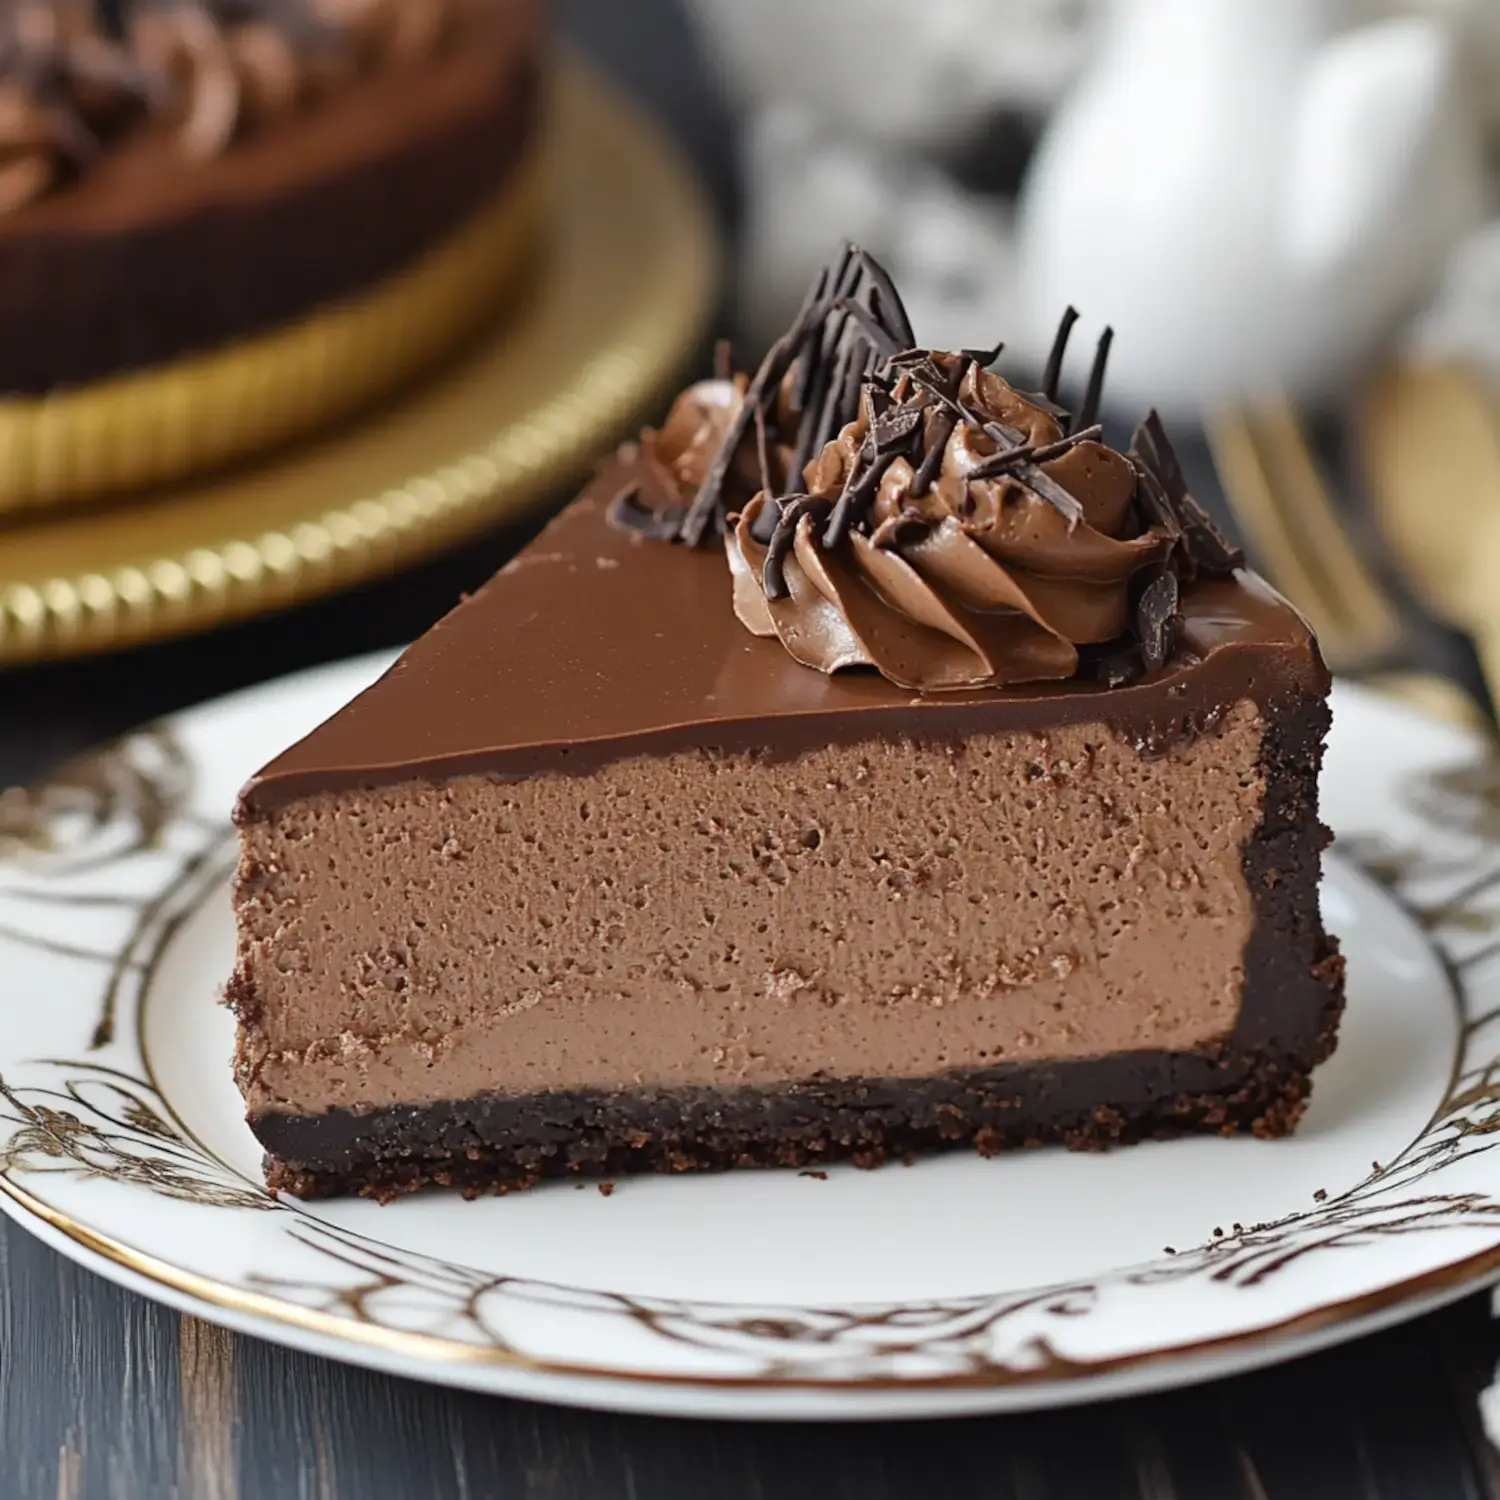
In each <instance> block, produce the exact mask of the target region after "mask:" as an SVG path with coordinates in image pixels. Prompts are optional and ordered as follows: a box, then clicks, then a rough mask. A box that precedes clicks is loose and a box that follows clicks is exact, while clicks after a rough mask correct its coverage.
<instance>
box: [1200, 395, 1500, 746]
mask: <svg viewBox="0 0 1500 1500" xmlns="http://www.w3.org/2000/svg"><path fill="white" fill-rule="evenodd" d="M1207 426H1208V441H1209V447H1210V450H1211V451H1212V454H1213V459H1214V464H1215V467H1216V468H1217V469H1218V471H1219V478H1220V481H1221V482H1222V484H1223V487H1224V494H1225V498H1226V499H1227V500H1228V502H1229V507H1230V509H1231V510H1232V511H1233V512H1234V516H1235V520H1236V521H1237V522H1238V523H1239V527H1240V531H1241V533H1242V534H1243V536H1244V539H1245V542H1246V545H1247V547H1248V549H1249V551H1250V554H1251V556H1252V557H1253V558H1254V559H1255V561H1256V562H1257V563H1258V564H1259V565H1260V566H1261V567H1262V568H1263V569H1264V571H1265V573H1266V575H1267V576H1268V577H1269V578H1270V580H1271V582H1272V583H1273V584H1275V586H1276V587H1277V588H1278V589H1280V590H1281V592H1282V593H1283V594H1285V595H1286V597H1287V598H1288V599H1289V600H1291V602H1292V603H1293V604H1294V605H1296V606H1297V608H1298V609H1300V610H1301V611H1302V613H1303V614H1304V615H1306V617H1307V619H1308V623H1309V624H1311V626H1312V627H1313V630H1314V631H1315V632H1316V633H1317V636H1318V641H1319V644H1320V645H1321V646H1322V649H1323V654H1324V657H1325V659H1326V660H1327V662H1328V665H1329V666H1330V668H1332V670H1334V671H1335V672H1341V673H1347V674H1349V675H1351V676H1359V677H1362V678H1363V679H1364V680H1365V681H1366V682H1368V683H1369V684H1370V686H1372V687H1375V688H1378V689H1380V690H1381V691H1383V692H1386V693H1388V694H1391V695H1393V696H1395V697H1398V698H1400V699H1402V700H1403V701H1405V702H1407V703H1410V704H1412V705H1413V706H1414V707H1417V708H1420V709H1422V710H1424V711H1425V712H1427V713H1429V714H1434V715H1436V716H1438V717H1440V718H1443V719H1446V720H1448V721H1449V722H1451V723H1458V724H1463V725H1465V726H1466V727H1469V728H1477V729H1486V728H1487V727H1488V726H1487V721H1486V718H1485V715H1484V712H1483V710H1482V709H1481V708H1480V706H1479V705H1478V704H1477V703H1476V702H1475V701H1474V700H1473V698H1471V697H1470V696H1469V695H1468V694H1467V693H1465V692H1464V691H1463V690H1462V689H1461V688H1460V687H1458V686H1457V684H1455V683H1453V682H1451V681H1449V680H1448V679H1447V678H1445V677H1442V676H1439V675H1438V674H1437V673H1434V672H1430V671H1425V670H1420V669H1413V668H1411V667H1409V666H1408V665H1407V664H1406V663H1405V662H1403V661H1402V660H1401V658H1402V655H1403V645H1404V642H1405V637H1406V635H1407V626H1406V622H1405V620H1404V618H1403V614H1402V611H1401V608H1400V606H1399V605H1398V604H1397V602H1396V600H1395V599H1394V598H1393V597H1392V595H1391V593H1390V591H1389V590H1388V589H1387V588H1386V587H1385V586H1384V585H1383V584H1382V583H1381V581H1380V580H1379V578H1378V577H1377V576H1376V575H1375V573H1374V572H1372V571H1371V569H1370V567H1369V566H1368V564H1367V563H1366V562H1365V561H1364V559H1363V558H1362V557H1361V556H1360V554H1359V553H1358V551H1357V550H1356V549H1355V547H1354V544H1353V542H1351V540H1350V538H1349V534H1348V532H1347V530H1346V529H1345V527H1344V524H1343V522H1342V520H1341V519H1340V517H1339V514H1338V511H1337V510H1336V508H1335V506H1334V502H1333V499H1332V496H1331V494H1330V491H1329V488H1328V485H1327V483H1326V482H1325V480H1324V478H1323V474H1322V471H1321V468H1320V466H1319V464H1318V461H1317V459H1316V457H1315V456H1314V454H1313V452H1312V449H1311V448H1310V447H1309V445H1308V442H1307V439H1306V437H1305V436H1304V435H1303V432H1302V427H1301V424H1300V422H1299V421H1298V419H1297V415H1296V413H1295V412H1294V411H1293V410H1292V407H1291V403H1290V402H1289V401H1287V400H1286V399H1285V398H1284V397H1277V398H1274V399H1271V400H1268V401H1265V402H1263V403H1260V404H1257V405H1256V406H1254V407H1253V408H1242V409H1233V410H1225V411H1220V412H1218V413H1216V414H1214V415H1213V416H1212V417H1211V418H1210V419H1209V421H1208V424H1207Z"/></svg>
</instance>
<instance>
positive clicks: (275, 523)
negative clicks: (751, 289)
mask: <svg viewBox="0 0 1500 1500" xmlns="http://www.w3.org/2000/svg"><path fill="white" fill-rule="evenodd" d="M549 131H550V139H549V140H548V141H547V143H546V145H545V148H544V149H546V150H547V151H549V152H550V153H551V159H552V174H553V180H552V194H553V198H554V202H553V211H552V216H553V224H552V227H551V232H550V235H548V236H546V237H545V238H544V243H543V247H542V249H541V251H540V252H539V259H540V262H541V264H540V265H539V266H538V268H537V271H536V273H535V275H534V277H533V279H532V281H531V283H530V284H529V285H527V286H525V287H523V288H522V289H520V290H519V291H518V293H517V295H516V298H515V302H514V304H513V307H512V311H511V313H510V314H509V315H508V316H507V317H506V318H504V319H503V320H502V321H501V322H500V323H499V324H498V325H497V326H496V328H495V330H494V332H493V333H492V334H490V335H488V336H487V337H486V339H485V341H484V343H483V344H482V345H481V346H480V347H479V348H477V349H476V350H474V351H473V352H472V353H471V354H469V355H468V356H466V357H465V358H464V359H463V361H462V362H461V363H460V364H458V365H457V366H455V367H454V368H452V369H450V370H448V371H446V372H445V373H444V374H443V375H441V376H440V377H438V378H437V379H436V380H434V381H432V382H430V383H428V384H426V385H424V386H422V387H421V388H420V389H419V390H418V391H417V392H416V393H414V394H413V395H411V396H410V397H407V398H406V399H404V400H403V401H401V402H400V403H399V404H397V405H393V406H391V407H389V408H387V409H385V410H383V411H379V412H377V413H375V414H374V415H373V416H372V417H370V418H368V419H366V420H364V421H363V422H362V423H360V424H359V425H358V426H355V427H351V428H350V429H348V430H347V431H345V432H343V433H341V434H339V435H337V436H334V437H330V438H326V439H323V440H320V441H319V442H317V443H316V444H313V445H305V446H302V447H299V448H298V449H296V450H295V451H294V452H292V453H289V454H288V455H287V456H285V457H284V458H281V459H279V460H277V461H274V462H270V463H265V464H261V465H259V466H257V467H255V468H254V469H249V470H243V471H237V472H235V473H232V474H230V475H228V476H225V477H219V478H216V479H213V480H211V481H208V482H203V483H194V484H191V485H185V486H182V487H179V488H176V489H173V490H171V491H163V492H161V493H160V494H158V495H154V496H150V497H144V498H139V499H137V500H135V501H133V502H132V503H130V504H129V505H127V506H122V507H119V508H111V509H101V510H97V511H91V512H83V511H78V510H74V511H71V512H70V513H69V514H68V515H67V516H66V517H61V518H53V517H48V518H46V519H45V520H40V521H36V522H32V523H29V524H12V525H11V526H9V527H8V528H7V529H4V530H0V662H12V663H14V662H24V661H36V660H42V659H46V658H55V657H64V656H71V655H82V654H86V653H89V652H95V651H102V650H110V649H115V648H118V647H123V646H128V645H134V644H139V643H141V642H145V641H153V640H160V639H165V638H167V637H169V636H173V635H179V634H182V633H185V632H188V631H193V630H199V629H203V628H204V627H207V626H211V625H216V624H219V623H222V622H225V621H229V620H235V619H243V618H245V617H247V616H251V615H254V614H257V613H261V612H264V611H268V610H273V609H279V608H283V607H285V606H287V605H289V604H293V603H296V602H298V601H301V600H305V599H310V598H313V597H315V596H317V595H320V594H324V593H327V592H329V591H331V590H334V589H338V588H342V587H345V586H348V585H350V584H353V583H357V582H362V581H365V580H368V579H372V578H375V577H378V576H381V575H385V574H388V573H391V572H393V571H395V570H396V569H398V568H400V567H402V566H405V565H406V564H409V563H411V562H414V561H416V560H417V559H419V558H421V557H424V556H426V555H428V554H430V553H433V552H435V551H438V550H440V549H441V548H443V547H445V546H447V545H450V544H452V543H453V542H456V541H458V540H459V539H461V538H462V537H464V536H466V535H468V534H470V533H472V532H474V531H477V530H478V529H480V528H482V527H484V526H488V525H492V524H494V523H496V522H497V521H500V520H502V519H506V518H510V517H514V516H516V515H518V514H520V513H521V512H523V511H524V510H525V509H526V508H527V507H528V506H531V505H534V504H535V503H536V502H537V501H538V500H539V499H540V498H542V497H544V496H546V495H547V494H549V493H551V492H553V491H555V490H556V489H558V488H559V487H560V486H562V485H564V484H566V483H567V482H568V481H569V480H571V479H573V478H575V477H576V476H578V475H579V474H580V473H581V472H582V471H583V470H584V469H585V468H586V466H587V464H588V463H589V461H590V460H591V459H592V458H594V457H595V456H596V455H597V453H598V452H599V450H600V449H601V448H603V447H604V446H605V445H606V444H607V443H608V442H609V441H611V440H612V439H613V438H615V437H617V436H618V435H619V434H620V433H621V432H623V431H624V430H625V429H626V428H627V427H628V425H629V424H630V423H631V422H632V420H635V419H637V418H638V417H639V416H640V415H641V414H642V413H643V411H644V409H645V407H646V405H647V404H648V403H649V402H650V400H651V399H652V398H653V397H654V396H655V395H657V394H658V393H659V392H660V391H661V390H662V388H663V387H664V386H665V384H666V382H667V381H668V379H669V378H670V377H671V376H672V375H673V374H674V373H675V372H676V371H677V370H678V369H679V368H680V367H681V365H682V364H683V363H684V362H685V360H686V359H687V357H688V355H689V353H690V352H691V350H692V348H693V346H694V344H695V343H696V341H697V340H698V338H699V337H700V336H701V333H702V330H703V327H704V324H705V321H706V319H707V316H708V314H709V311H710V309H711V306H712V302H713V298H714V294H715V291H716V288H717V280H718V267H719V245H718V239H717V235H716V231H715V229H714V225H713V219H712V215H711V213H710V211H709V209H708V206H707V204H706V202H705V200H704V198H703V195H702V193H701V191H700V190H699V188H698V187H697V186H696V184H695V183H694V181H693V179H692V177H691V176H690V174H689V172H688V171H687V169H686V167H685V166H684V164H683V163H682V162H681V160H680V159H679V157H678V156H677V154H676V152H675V151H674V150H673V148H672V147H670V146H669V145H668V144H667V143H666V142H665V141H664V140H663V139H662V137H661V136H660V135H659V134H658V132H657V131H656V130H655V128H654V127H653V126H652V125H650V124H649V123H648V122H647V121H646V120H645V118H644V117H643V116H642V115H641V113H640V112H639V111H638V110H637V109H636V108H635V107H634V106H633V105H632V104H630V103H628V102H627V101H626V100H625V99H624V98H623V97H622V96H621V95H620V94H619V93H617V92H616V91H615V90H614V89H613V88H611V87H610V86H609V85H607V84H605V83H604V82H603V81H602V80H601V79H600V78H599V77H598V76H597V75H596V74H594V73H593V72H592V71H591V70H590V69H588V68H587V67H586V66H584V65H583V64H581V63H579V62H577V61H576V60H573V59H566V60H564V61H563V62H562V63H561V64H560V65H559V66H558V68H557V70H556V75H555V79H554V84H553V106H552V112H551V119H550V124H549Z"/></svg>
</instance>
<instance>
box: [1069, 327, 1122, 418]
mask: <svg viewBox="0 0 1500 1500" xmlns="http://www.w3.org/2000/svg"><path fill="white" fill-rule="evenodd" d="M1114 342H1115V331H1114V329H1113V328H1106V329H1105V330H1104V332H1103V333H1101V334H1100V335H1099V346H1098V348H1096V349H1095V350H1094V363H1093V367H1092V368H1091V369H1090V370H1089V384H1088V390H1087V391H1085V392H1084V397H1083V405H1082V406H1081V407H1080V408H1079V409H1078V415H1077V416H1076V417H1075V418H1074V419H1073V422H1072V424H1071V427H1070V430H1071V431H1073V432H1077V431H1078V430H1079V429H1081V428H1084V427H1092V426H1093V425H1094V422H1095V420H1096V419H1097V418H1098V416H1099V405H1100V403H1101V402H1102V401H1103V399H1104V373H1105V371H1106V370H1107V369H1108V368H1109V351H1110V349H1111V348H1112V347H1113V345H1114Z"/></svg>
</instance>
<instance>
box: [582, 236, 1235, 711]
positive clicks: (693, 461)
mask: <svg viewBox="0 0 1500 1500" xmlns="http://www.w3.org/2000/svg"><path fill="white" fill-rule="evenodd" d="M1076 320H1077V314H1076V313H1075V312H1074V311H1073V309H1071V308H1069V309H1068V311H1067V313H1066V314H1065V316H1064V318H1063V320H1062V323H1061V325H1060V327H1059V329H1058V335H1057V338H1056V340H1055V342H1054V344H1053V348H1052V352H1051V355H1050V357H1049V359H1048V361H1047V367H1046V371H1045V373H1044V376H1043V380H1042V390H1041V391H1040V392H1037V393H1030V394H1029V393H1026V392H1023V391H1020V390H1018V389H1017V388H1016V387H1014V386H1013V385H1011V384H1010V383H1009V382H1008V381H1006V380H1005V379H1003V378H1002V377H1001V376H999V375H997V374H995V373H994V371H993V370H992V368H991V366H993V365H994V363H995V362H996V360H997V359H998V358H999V356H1000V353H1001V349H1002V348H1003V346H996V347H995V348H993V349H985V350H973V349H969V350H963V351H960V352H957V353H945V352H940V351H936V350H931V349H924V348H920V347H917V346H916V343H915V339H914V336H913V334H912V330H911V327H910V324H909V322H908V320H907V315H906V313H905V310H904V309H903V307H902V305H901V301H900V298H899V296H898V295H897V293H896V290H895V288H894V287H893V286H892V285H891V282H890V278H889V277H888V276H887V275H886V273H885V272H884V271H883V270H882V269H881V267H880V266H879V265H878V264H877V263H876V262H875V261H874V260H873V259H871V258H870V257H869V256H868V255H866V254H865V253H864V252H863V251H860V250H859V249H857V248H856V247H854V246H849V247H846V249H845V251H844V253H843V254H842V255H841V256H840V257H839V259H838V260H837V261H836V262H834V263H833V264H832V265H830V266H828V267H825V269H824V271H823V272H822V274H821V275H820V276H819V278H818V280H817V281H816V283H815V284H814V285H813V287H812V289H811V290H810V291H809V293H808V296H807V298H806V300H805V301H804V303H803V306H802V309H801V311H800V312H799V314H798V316H797V318H796V320H795V322H794V323H793V325H792V327H791V328H790V329H789V330H788V331H787V333H786V334H784V335H783V336H782V338H780V339H779V340H778V341H777V342H776V344H775V345H774V346H773V347H772V349H771V351H770V352H769V354H767V356H766V358H765V360H764V361H763V362H762V364H761V366H760V368H759V369H758V370H757V371H756V373H755V375H754V377H753V378H747V377H746V376H744V375H742V374H736V373H734V372H733V370H732V368H731V365H730V361H729V359H728V356H727V351H726V349H725V347H724V346H722V345H721V346H720V353H719V361H718V363H719V369H718V371H717V372H716V375H715V378H714V379H712V380H707V381H702V382H700V383H698V384H696V385H694V386H691V387H689V388H688V389H687V390H686V391H684V392H683V393H682V395H681V396H679V398H678V400H677V402H676V404H675V405H674V407H673V408H672V411H671V413H670V415H669V416H668V418H667V421H666V423H665V425H664V426H663V427H661V428H660V429H659V430H654V431H653V430H648V431H647V432H645V433H644V434H643V436H642V440H641V442H640V444H639V445H638V446H637V447H635V448H633V449H632V450H630V452H629V453H628V454H626V455H624V457H625V459H626V461H625V463H624V466H623V468H622V469H621V470H620V471H619V472H620V473H621V476H622V482H621V484H620V486H619V488H618V490H617V493H616V495H615V498H614V500H613V502H612V505H611V509H610V517H611V520H612V521H613V522H614V523H615V524H616V525H619V526H624V527H627V528H629V529H631V530H634V531H638V532H643V533H645V534H646V535H648V536H651V537H654V538H657V539H659V540H662V541H673V542H679V543H682V544H685V545H688V546H700V545H703V544H704V543H705V542H706V541H708V540H710V539H717V538H718V537H720V536H722V539H723V545H724V548H725V551H726V553H727V556H728V560H729V568H730V572H731V575H732V579H733V600H734V609H735V613H736V614H737V616H738V617H739V619H740V621H741V623H742V624H743V625H744V626H745V627H746V628H747V629H748V630H750V631H751V632H752V633H753V634H755V635H758V636H767V637H771V636H774V637H775V638H776V639H778V640H779V641H780V642H781V644H782V645H783V646H784V647H785V649H786V650H787V651H788V652H789V653H790V654H791V655H792V656H793V657H794V658H796V660H797V661H799V662H802V663H803V664H804V665H806V666H809V667H814V668H816V669H818V670H820V671H823V672H835V671H839V670H841V669H843V668H848V667H874V668H876V669H877V670H878V671H879V672H880V673H881V674H882V675H883V676H885V677H886V678H888V679H889V680H890V681H891V682H893V683H895V684H896V685H897V686H900V687H906V688H912V689H915V690H917V691H921V692H939V691H944V690H954V689H964V688H976V687H994V686H1004V685H1006V684H1011V683H1024V682H1038V681H1049V680H1050V681H1060V680H1064V679H1068V678H1072V677H1075V676H1079V675H1086V676H1089V677H1094V678H1097V679H1099V680H1101V681H1103V682H1105V683H1108V684H1111V685H1118V684H1123V683H1125V682H1128V681H1131V680H1133V679H1135V678H1137V677H1139V676H1141V675H1142V674H1144V673H1149V672H1154V671H1156V670H1158V669H1159V668H1160V667H1161V666H1162V665H1163V664H1164V663H1165V661H1166V660H1167V658H1168V656H1169V655H1170V654H1171V651H1172V648H1173V644H1174V640H1175V634H1176V628H1177V623H1178V619H1179V600H1180V597H1181V591H1182V590H1183V588H1185V587H1188V586H1190V585H1191V584H1192V582H1193V580H1194V579H1195V578H1196V577H1197V576H1198V575H1199V574H1200V573H1207V574H1224V573H1228V572H1231V571H1233V570H1234V569H1235V568H1237V567H1239V566H1240V565H1241V563H1242V561H1243V559H1242V558H1241V556H1240V554H1239V553H1238V552H1237V551H1236V550H1235V549H1234V548H1232V547H1231V546H1230V545H1229V543H1228V542H1227V541H1226V539H1225V538H1224V536H1223V535H1222V534H1221V533H1220V532H1219V530H1218V529H1217V528H1216V527H1215V526H1214V524H1213V522H1212V521H1211V520H1210V519H1209V517H1208V516H1207V515H1206V514H1205V512H1204V511H1203V510H1202V508H1201V507H1200V506H1199V505H1198V504H1197V503H1196V501H1194V499H1193V498H1192V496H1191V494H1190V493H1189V492H1188V487H1187V484H1186V481H1185V479H1184V477H1183V473H1182V469H1181V466H1180V464H1179V463H1178V460H1177V457H1176V455H1175V453H1174V452H1173V449H1172V446H1171V443H1170V442H1169V441H1168V438H1167V435H1166V432H1165V430H1164V428H1163V426H1162V423H1161V420H1160V418H1159V417H1158V416H1157V414H1156V413H1155V412H1152V413H1151V414H1150V415H1149V416H1148V417H1147V418H1146V420H1145V421H1144V422H1142V423H1141V425H1140V426H1139V427H1138V428H1137V429H1136V432H1135V435H1134V439H1133V441H1132V445H1131V449H1130V451H1129V452H1128V453H1120V452H1117V451H1116V450H1114V449H1113V448H1111V447H1109V446H1108V445H1107V444H1106V443H1105V442H1104V441H1103V440H1102V436H1101V428H1100V427H1099V426H1098V425H1097V424H1096V422H1095V416H1096V415H1097V412H1098V408H1099V402H1100V397H1101V394H1102V391H1103V384H1104V374H1105V368H1106V364H1107V361H1108V356H1109V349H1110V344H1111V341H1112V334H1111V332H1110V331H1109V330H1108V329H1106V330H1105V333H1104V336H1103V337H1102V338H1101V339H1100V341H1099V346H1098V349H1097V351H1096V354H1095V358H1094V362H1093V367H1092V370H1091V372H1090V376H1089V381H1088V386H1087V392H1086V394H1085V396H1084V399H1083V403H1082V405H1081V407H1080V408H1079V410H1078V411H1077V412H1069V411H1068V410H1067V409H1066V408H1064V407H1062V406H1060V405H1059V404H1058V386H1059V381H1060V378H1061V373H1062V366H1063V360H1064V358H1065V355H1066V352H1067V345H1068V339H1069V334H1070V333H1071V331H1072V328H1073V324H1074V323H1075V322H1076Z"/></svg>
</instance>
